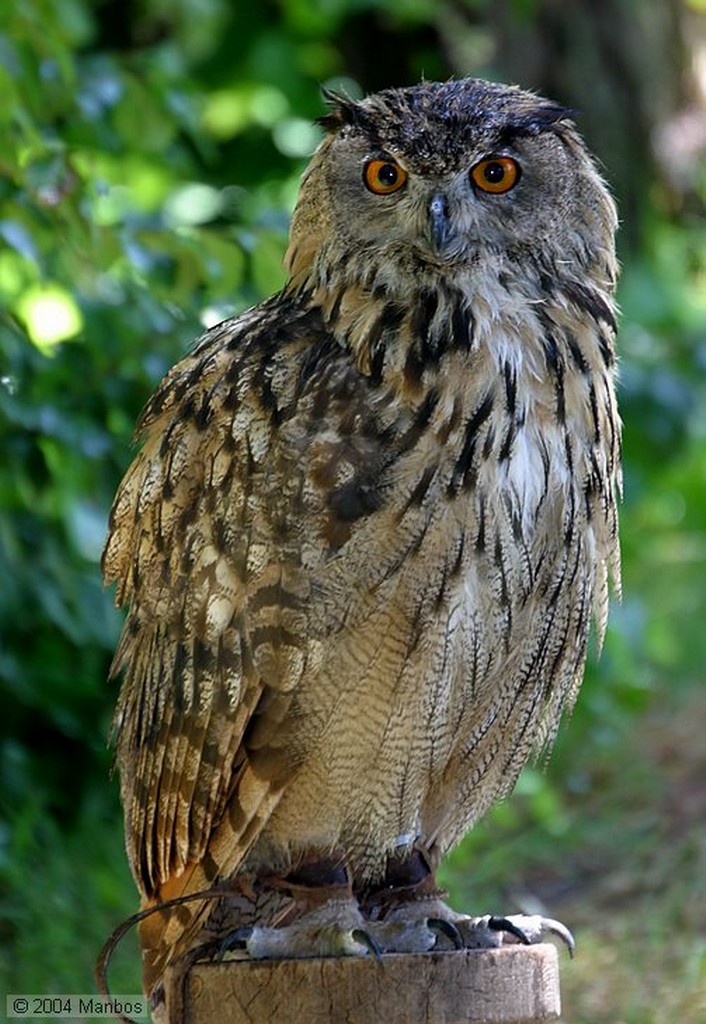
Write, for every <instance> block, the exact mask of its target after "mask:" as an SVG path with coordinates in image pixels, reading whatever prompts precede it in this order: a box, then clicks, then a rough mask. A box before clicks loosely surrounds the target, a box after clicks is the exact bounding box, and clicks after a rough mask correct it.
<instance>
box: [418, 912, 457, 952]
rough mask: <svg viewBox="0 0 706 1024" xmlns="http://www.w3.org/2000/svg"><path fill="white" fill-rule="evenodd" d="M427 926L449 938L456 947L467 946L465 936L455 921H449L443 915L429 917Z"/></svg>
mask: <svg viewBox="0 0 706 1024" xmlns="http://www.w3.org/2000/svg"><path fill="white" fill-rule="evenodd" d="M426 926H427V928H429V930H430V931H432V932H436V934H437V935H443V936H444V938H447V939H449V941H450V942H451V943H452V945H453V947H454V949H463V948H464V947H465V943H464V941H463V936H462V935H461V932H460V931H459V929H458V928H457V927H456V925H455V924H454V923H453V921H447V920H445V919H444V918H443V917H428V918H427V919H426Z"/></svg>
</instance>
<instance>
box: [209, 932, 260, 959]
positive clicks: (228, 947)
mask: <svg viewBox="0 0 706 1024" xmlns="http://www.w3.org/2000/svg"><path fill="white" fill-rule="evenodd" d="M252 933H253V929H252V928H251V927H249V926H244V927H242V928H236V929H235V930H234V931H232V932H229V933H228V935H226V936H225V938H224V939H223V940H222V942H221V944H220V946H219V947H218V953H217V954H216V959H217V960H222V959H223V957H224V956H225V954H226V953H231V952H233V950H247V948H248V940H249V939H250V938H251V936H252Z"/></svg>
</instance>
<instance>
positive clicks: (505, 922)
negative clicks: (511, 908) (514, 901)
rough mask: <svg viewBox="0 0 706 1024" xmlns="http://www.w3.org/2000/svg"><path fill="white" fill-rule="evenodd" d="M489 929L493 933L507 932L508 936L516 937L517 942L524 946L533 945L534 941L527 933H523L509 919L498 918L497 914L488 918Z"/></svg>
mask: <svg viewBox="0 0 706 1024" xmlns="http://www.w3.org/2000/svg"><path fill="white" fill-rule="evenodd" d="M488 927H489V928H490V930H491V931H493V932H507V933H508V935H514V936H515V938H516V939H517V941H518V942H521V943H522V944H523V945H524V946H529V945H531V942H532V940H531V939H530V938H529V937H528V935H527V933H526V932H523V931H522V929H521V928H519V927H518V926H517V925H516V924H514V923H513V922H512V921H511V920H510V918H509V917H498V916H497V915H496V914H491V916H490V917H489V918H488Z"/></svg>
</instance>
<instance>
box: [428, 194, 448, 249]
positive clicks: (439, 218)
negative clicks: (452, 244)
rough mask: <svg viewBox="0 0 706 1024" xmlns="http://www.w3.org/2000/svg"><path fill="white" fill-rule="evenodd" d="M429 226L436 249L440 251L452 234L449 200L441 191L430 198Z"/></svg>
mask: <svg viewBox="0 0 706 1024" xmlns="http://www.w3.org/2000/svg"><path fill="white" fill-rule="evenodd" d="M429 228H430V234H431V241H432V244H433V246H434V249H435V250H436V252H437V253H440V252H441V251H442V250H443V249H444V248H445V246H446V243H447V242H448V241H449V239H450V238H451V235H452V229H451V217H450V215H449V201H448V199H447V198H446V196H445V195H443V194H442V193H441V192H437V194H436V195H434V196H432V197H431V199H430V200H429Z"/></svg>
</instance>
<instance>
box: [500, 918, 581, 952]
mask: <svg viewBox="0 0 706 1024" xmlns="http://www.w3.org/2000/svg"><path fill="white" fill-rule="evenodd" d="M488 927H489V928H490V929H492V931H497V932H508V934H510V935H514V936H515V938H516V939H518V941H519V942H522V943H523V944H524V945H526V946H527V945H531V944H532V943H534V942H540V941H541V939H542V936H543V935H544V933H545V932H549V933H550V934H552V935H556V936H557V937H558V938H559V939H561V941H562V942H563V943H564V944H565V946H566V948H567V950H568V951H569V956H570V957H571V958H572V959H573V957H574V955H575V953H576V942H575V940H574V937H573V935H572V934H571V932H570V931H569V929H568V928H567V927H566V925H565V924H562V923H561V921H555V920H554V919H553V918H551V917H542V916H541V915H539V914H531V915H525V914H516V915H513V916H512V917H496V916H494V915H493V916H491V917H489V918H488Z"/></svg>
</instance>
